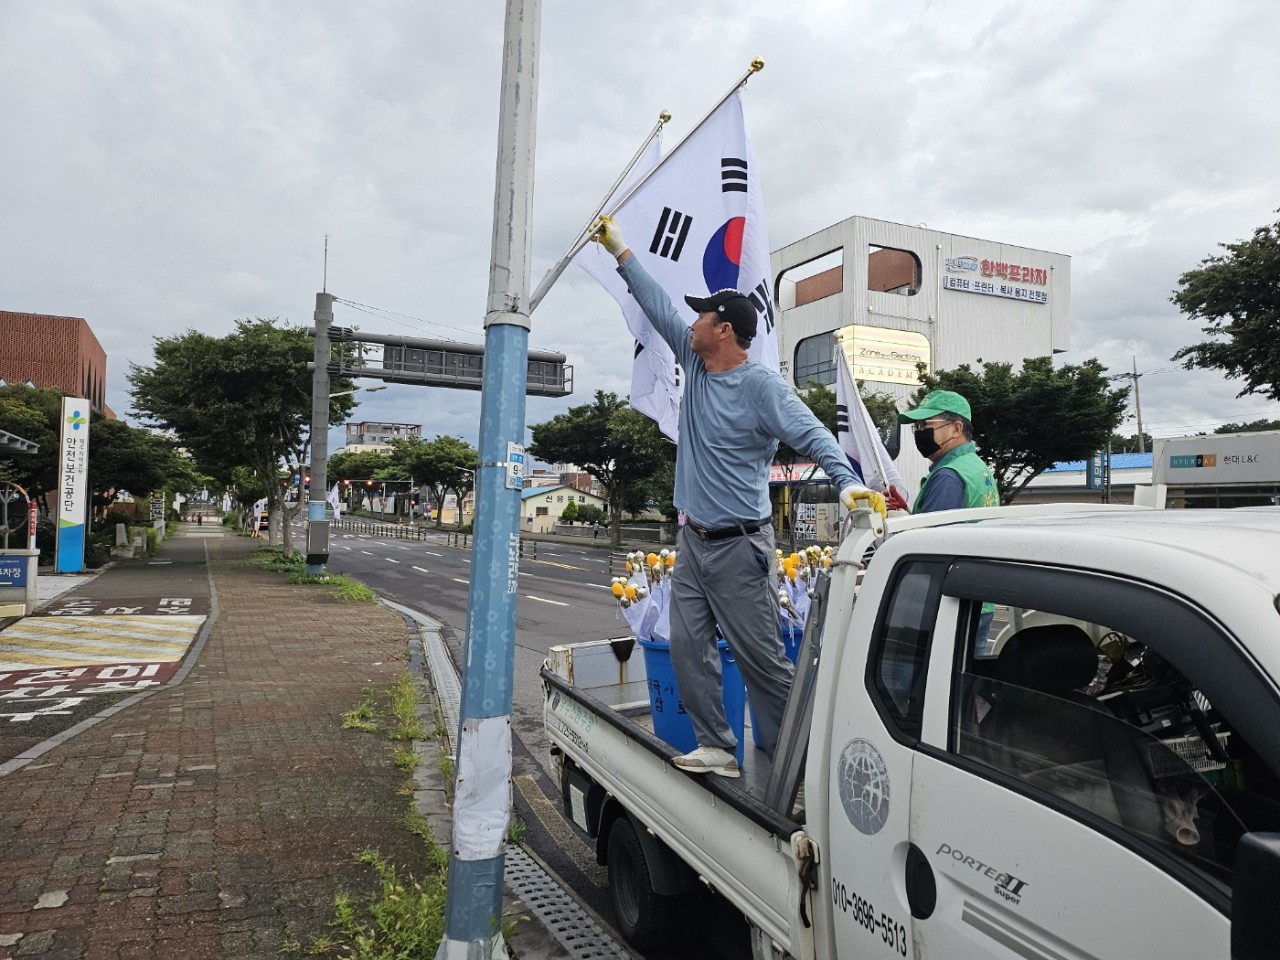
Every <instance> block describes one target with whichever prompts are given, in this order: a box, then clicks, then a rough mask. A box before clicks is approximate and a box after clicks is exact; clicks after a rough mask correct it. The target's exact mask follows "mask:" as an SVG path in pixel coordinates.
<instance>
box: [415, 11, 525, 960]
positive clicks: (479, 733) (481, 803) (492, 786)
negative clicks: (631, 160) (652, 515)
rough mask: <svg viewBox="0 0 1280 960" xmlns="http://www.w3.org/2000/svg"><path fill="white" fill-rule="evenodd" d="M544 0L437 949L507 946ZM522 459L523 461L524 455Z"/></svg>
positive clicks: (507, 257)
mask: <svg viewBox="0 0 1280 960" xmlns="http://www.w3.org/2000/svg"><path fill="white" fill-rule="evenodd" d="M541 16H542V4H541V0H507V5H506V24H505V31H504V35H503V60H502V103H501V108H500V112H499V117H498V162H497V171H496V175H495V178H494V179H495V183H494V198H493V200H494V204H493V206H494V209H493V234H492V244H491V253H490V263H489V299H488V305H487V312H486V314H485V318H484V324H485V347H484V384H483V387H482V390H481V399H480V444H479V447H480V449H479V458H478V463H477V465H476V466H477V469H476V515H475V521H474V523H475V562H474V563H473V564H472V568H471V588H470V592H469V594H468V599H467V638H466V642H467V654H466V658H465V664H466V668H465V671H464V673H463V678H462V702H461V707H460V710H459V723H460V729H459V731H458V754H457V763H456V765H455V770H456V774H455V780H454V806H453V834H452V835H453V843H452V844H451V846H450V851H449V888H448V895H447V897H446V900H445V934H444V940H443V941H442V942H441V944H440V948H439V950H438V951H437V952H436V958H437V960H482V958H487V957H504V956H506V952H507V951H506V947H505V944H504V942H503V938H502V889H503V870H504V865H505V855H504V852H505V849H506V835H507V827H508V825H509V824H510V822H511V692H512V691H511V688H512V682H513V676H514V673H515V625H516V588H517V577H518V575H519V561H520V530H519V522H520V491H519V484H520V482H521V481H519V480H517V470H519V471H520V473H519V476H522V475H523V467H524V463H523V455H522V454H520V453H519V452H518V451H517V449H516V446H517V445H518V444H519V441H520V440H522V439H523V438H524V422H525V416H524V412H525V389H526V386H527V380H528V373H529V266H530V263H529V261H530V252H531V249H530V233H531V230H530V226H531V222H532V219H533V159H534V133H535V128H536V120H537V103H538V39H539V31H540V22H541ZM517 458H519V461H518V466H516V465H514V464H513V461H516V460H517Z"/></svg>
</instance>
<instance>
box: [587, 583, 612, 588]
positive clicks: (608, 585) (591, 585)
mask: <svg viewBox="0 0 1280 960" xmlns="http://www.w3.org/2000/svg"><path fill="white" fill-rule="evenodd" d="M585 586H588V587H595V588H597V589H599V590H612V589H613V584H611V583H588V584H585Z"/></svg>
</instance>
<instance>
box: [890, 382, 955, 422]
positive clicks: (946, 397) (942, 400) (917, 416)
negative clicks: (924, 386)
mask: <svg viewBox="0 0 1280 960" xmlns="http://www.w3.org/2000/svg"><path fill="white" fill-rule="evenodd" d="M940 413H954V414H958V415H959V416H962V417H964V418H965V419H966V420H968V421H970V422H972V421H973V411H972V410H970V409H969V401H968V400H966V399H965V398H964V397H962V396H960V394H958V393H956V392H955V391H954V390H935V391H933V393H931V394H929V395H928V396H926V397H925V398H924V399H923V400H921V401H920V406H918V407H916V408H915V409H914V410H908V411H907V412H906V413H900V414H898V422H899V423H911V422H913V421H916V420H928V419H929V418H930V417H935V416H937V415H938V414H940Z"/></svg>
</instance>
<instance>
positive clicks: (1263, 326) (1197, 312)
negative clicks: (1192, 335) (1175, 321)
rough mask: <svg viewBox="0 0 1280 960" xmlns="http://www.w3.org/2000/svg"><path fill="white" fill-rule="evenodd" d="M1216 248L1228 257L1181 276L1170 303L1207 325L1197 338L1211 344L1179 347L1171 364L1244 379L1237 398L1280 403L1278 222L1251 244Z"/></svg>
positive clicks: (1262, 230)
mask: <svg viewBox="0 0 1280 960" xmlns="http://www.w3.org/2000/svg"><path fill="white" fill-rule="evenodd" d="M1219 246H1220V247H1221V248H1222V249H1224V250H1226V251H1227V252H1226V254H1225V255H1218V256H1210V257H1206V258H1205V259H1204V260H1202V261H1201V262H1200V266H1199V267H1198V268H1197V269H1195V270H1189V271H1188V272H1186V273H1184V274H1183V275H1182V276H1181V277H1179V278H1178V286H1179V288H1180V289H1179V290H1178V291H1177V292H1175V293H1174V294H1173V296H1172V297H1170V300H1172V301H1173V303H1175V304H1176V305H1177V306H1178V309H1179V310H1181V311H1182V312H1183V313H1185V314H1187V315H1188V316H1189V317H1193V318H1195V319H1196V320H1199V321H1203V322H1204V323H1205V326H1203V327H1201V328H1200V332H1201V333H1204V334H1207V335H1208V336H1209V337H1210V338H1211V339H1209V340H1204V341H1201V342H1200V343H1196V344H1192V345H1191V346H1187V347H1183V348H1182V349H1181V350H1179V351H1178V352H1177V353H1175V354H1174V355H1173V359H1174V360H1181V361H1183V364H1182V365H1183V366H1184V367H1185V368H1186V369H1188V370H1191V369H1193V368H1196V367H1200V368H1203V369H1208V370H1221V371H1223V372H1224V373H1225V374H1226V375H1227V376H1228V377H1229V378H1233V379H1234V378H1239V379H1242V380H1243V381H1244V388H1243V389H1241V391H1240V393H1239V394H1238V396H1244V395H1245V394H1250V393H1256V394H1260V395H1262V396H1265V397H1268V398H1270V399H1272V400H1280V337H1278V336H1277V333H1280V221H1277V222H1276V223H1272V224H1268V225H1266V226H1262V227H1258V228H1257V229H1256V230H1254V232H1253V237H1252V238H1250V239H1249V240H1242V241H1239V242H1236V243H1223V244H1219ZM1223 338H1225V339H1223Z"/></svg>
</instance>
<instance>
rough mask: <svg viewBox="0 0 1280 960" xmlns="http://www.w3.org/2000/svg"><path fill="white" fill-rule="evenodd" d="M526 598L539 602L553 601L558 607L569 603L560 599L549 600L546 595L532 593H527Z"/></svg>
mask: <svg viewBox="0 0 1280 960" xmlns="http://www.w3.org/2000/svg"><path fill="white" fill-rule="evenodd" d="M525 598H526V599H529V600H537V601H538V602H539V603H553V604H555V605H556V606H557V607H567V606H569V604H567V603H561V602H560V601H559V600H548V599H547V598H546V597H535V596H534V595H533V594H532V593H526V594H525Z"/></svg>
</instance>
